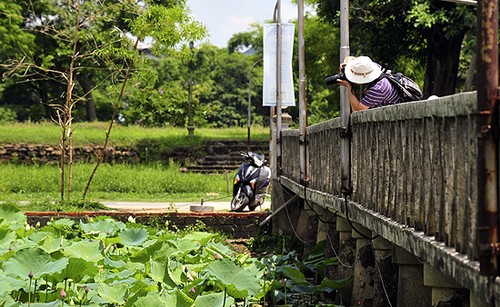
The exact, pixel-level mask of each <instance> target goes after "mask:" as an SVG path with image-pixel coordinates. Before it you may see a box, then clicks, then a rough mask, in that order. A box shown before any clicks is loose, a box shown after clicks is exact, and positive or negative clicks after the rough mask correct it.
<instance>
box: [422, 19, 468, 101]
mask: <svg viewBox="0 0 500 307" xmlns="http://www.w3.org/2000/svg"><path fill="white" fill-rule="evenodd" d="M463 39H464V33H463V32H461V33H458V34H457V35H456V36H454V37H450V38H447V37H445V33H444V31H443V27H442V26H441V25H436V26H434V27H433V28H432V29H431V30H430V31H429V34H428V37H427V72H426V75H425V84H424V97H426V98H427V97H429V96H431V95H437V96H446V95H451V94H454V93H455V89H456V86H457V73H458V62H459V58H460V48H461V45H462V41H463Z"/></svg>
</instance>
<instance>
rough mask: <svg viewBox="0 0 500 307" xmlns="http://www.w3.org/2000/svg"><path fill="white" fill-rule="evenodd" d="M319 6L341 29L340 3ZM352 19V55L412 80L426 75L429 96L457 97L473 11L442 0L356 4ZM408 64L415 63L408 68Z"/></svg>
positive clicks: (324, 0) (330, 0) (320, 1)
mask: <svg viewBox="0 0 500 307" xmlns="http://www.w3.org/2000/svg"><path fill="white" fill-rule="evenodd" d="M315 2H316V4H317V11H318V14H319V16H321V17H322V18H324V19H325V20H327V21H329V22H331V23H332V24H333V25H335V26H338V22H339V9H340V8H339V3H340V2H339V1H335V0H315ZM349 14H350V25H349V30H350V38H351V41H350V46H351V52H352V53H353V54H354V55H360V54H364V55H368V56H370V57H372V58H373V59H374V60H375V61H377V62H379V63H381V64H383V65H386V66H388V67H390V68H393V69H397V70H400V71H403V72H405V73H407V74H409V75H413V74H414V73H415V74H417V75H419V74H420V71H425V86H424V92H425V93H424V94H425V95H426V96H429V95H431V94H436V95H440V96H441V95H447V94H451V93H454V92H455V90H456V87H457V76H458V75H459V73H458V67H459V65H458V63H459V59H460V51H461V46H462V42H463V39H464V35H465V34H466V33H470V32H471V31H472V30H473V29H474V27H475V8H473V7H471V6H464V5H460V4H453V3H449V2H445V1H438V0H412V1H405V0H390V1H376V0H373V1H360V0H353V1H350V11H349ZM405 59H412V61H410V63H408V64H409V65H407V63H406V61H404V60H405ZM470 60H471V59H470V58H469V59H468V61H469V62H470ZM415 64H416V65H417V66H414V65H415ZM417 81H419V80H417ZM422 81H424V80H422Z"/></svg>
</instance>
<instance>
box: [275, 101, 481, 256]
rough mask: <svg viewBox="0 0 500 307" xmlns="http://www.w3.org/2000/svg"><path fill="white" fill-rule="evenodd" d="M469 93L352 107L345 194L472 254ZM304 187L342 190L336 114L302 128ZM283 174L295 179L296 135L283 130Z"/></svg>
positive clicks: (473, 175)
mask: <svg viewBox="0 0 500 307" xmlns="http://www.w3.org/2000/svg"><path fill="white" fill-rule="evenodd" d="M475 110H476V94H475V93H463V94H457V95H453V96H448V97H443V98H440V99H437V100H431V101H423V102H416V103H407V104H400V105H395V106H390V107H384V108H380V109H373V110H368V111H363V112H355V113H353V114H352V116H351V123H352V139H351V178H352V180H351V182H352V188H353V193H352V196H351V200H353V201H355V202H356V203H358V204H359V205H361V206H363V207H365V208H366V209H368V210H371V211H372V212H373V213H374V214H378V215H382V216H383V217H386V218H390V219H391V220H392V221H395V222H397V223H399V224H401V225H403V226H408V227H412V228H414V229H415V230H417V231H423V232H424V233H425V235H428V236H435V239H436V240H437V241H440V242H443V243H444V244H445V245H446V246H448V247H453V248H455V250H456V251H457V252H458V253H460V254H464V255H467V256H468V257H469V259H474V260H476V259H477V257H478V255H477V251H478V248H477V242H476V224H477V223H476V215H477V214H476V212H477V205H476V199H477V197H476V194H477V186H476V185H477V174H476V158H477V157H476V156H477V155H476V152H477V141H476V124H475V120H474V114H475ZM306 139H307V174H308V177H309V179H310V181H309V185H308V187H307V188H308V189H311V190H315V191H318V192H321V193H326V194H329V195H334V196H338V197H339V198H341V197H343V195H342V194H341V160H340V157H341V155H340V142H341V131H340V120H339V119H338V118H336V119H332V120H330V121H327V122H324V123H321V124H318V125H314V126H310V127H308V128H307V138H306ZM281 140H282V161H283V163H282V165H283V166H282V175H283V176H285V177H287V178H288V179H289V180H292V181H294V182H295V183H300V182H301V180H300V178H299V177H300V164H299V134H298V131H295V130H285V131H283V135H282V139H281Z"/></svg>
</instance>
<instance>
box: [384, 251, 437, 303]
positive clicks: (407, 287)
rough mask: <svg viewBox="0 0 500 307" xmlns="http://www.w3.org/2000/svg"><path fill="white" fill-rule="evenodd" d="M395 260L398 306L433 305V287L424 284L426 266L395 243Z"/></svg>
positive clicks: (393, 255)
mask: <svg viewBox="0 0 500 307" xmlns="http://www.w3.org/2000/svg"><path fill="white" fill-rule="evenodd" d="M392 257H393V262H394V263H395V264H398V267H399V273H398V295H397V296H398V298H397V302H398V303H397V306H422V307H424V306H431V304H432V291H431V288H429V287H425V285H424V266H423V264H422V262H421V261H420V260H419V259H418V258H417V257H415V256H414V255H413V254H411V253H410V252H408V251H407V250H405V249H404V248H402V247H399V246H397V245H394V249H393V254H392Z"/></svg>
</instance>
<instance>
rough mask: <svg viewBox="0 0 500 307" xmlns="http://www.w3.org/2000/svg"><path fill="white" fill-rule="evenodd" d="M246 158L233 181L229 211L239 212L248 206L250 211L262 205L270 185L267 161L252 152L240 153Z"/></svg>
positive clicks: (269, 170)
mask: <svg viewBox="0 0 500 307" xmlns="http://www.w3.org/2000/svg"><path fill="white" fill-rule="evenodd" d="M241 155H242V156H244V157H245V158H246V161H245V162H243V163H242V164H241V165H240V167H239V169H238V172H237V173H236V175H234V180H233V199H232V200H231V211H236V212H241V211H243V209H245V207H246V206H248V209H249V210H250V211H254V210H255V208H257V207H258V206H260V205H262V204H263V203H264V198H265V196H266V192H267V187H268V186H269V183H270V178H271V169H270V168H269V167H268V166H267V160H264V158H263V157H262V156H261V155H259V154H257V153H254V152H246V153H241Z"/></svg>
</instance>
